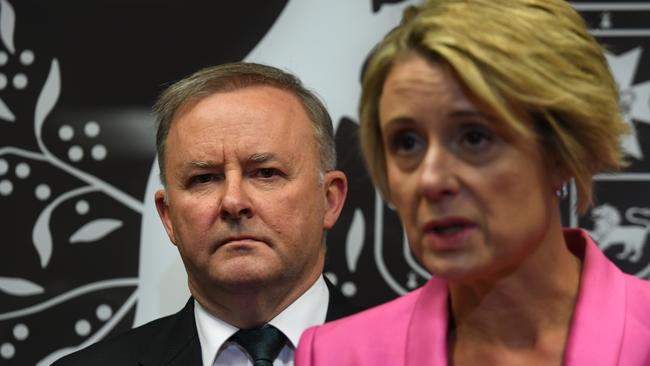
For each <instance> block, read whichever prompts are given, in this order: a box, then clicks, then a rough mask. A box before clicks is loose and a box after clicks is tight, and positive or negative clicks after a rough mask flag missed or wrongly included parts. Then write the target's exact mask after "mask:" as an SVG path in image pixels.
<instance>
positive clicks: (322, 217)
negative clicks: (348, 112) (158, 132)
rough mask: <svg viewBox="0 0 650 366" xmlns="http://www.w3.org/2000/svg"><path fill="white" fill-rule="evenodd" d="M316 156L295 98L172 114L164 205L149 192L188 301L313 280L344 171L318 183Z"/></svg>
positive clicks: (247, 96)
mask: <svg viewBox="0 0 650 366" xmlns="http://www.w3.org/2000/svg"><path fill="white" fill-rule="evenodd" d="M318 151H319V150H318V144H317V142H316V140H315V137H314V127H313V124H312V122H311V121H310V120H309V118H308V116H307V114H306V113H305V111H304V109H303V107H302V105H301V104H300V102H299V101H298V99H297V98H296V97H295V96H294V95H292V94H290V93H289V92H286V91H283V90H280V89H277V88H274V87H270V86H252V87H246V88H244V89H240V90H236V91H232V92H219V93H216V94H213V95H211V96H208V97H206V98H205V99H203V100H201V101H199V102H198V103H196V104H189V105H187V106H185V107H184V108H181V110H179V112H178V113H177V115H176V116H175V118H174V121H173V123H172V125H171V129H170V131H169V136H168V137H167V144H166V152H165V170H166V180H167V189H166V193H167V199H166V201H165V199H164V191H159V192H157V193H156V205H157V208H158V212H159V214H160V217H161V219H162V221H163V224H164V226H165V229H166V231H167V234H168V235H169V238H170V240H171V241H172V242H173V243H174V244H175V245H176V246H177V247H178V250H179V251H180V254H181V257H182V258H183V262H184V264H185V267H186V269H187V272H188V279H189V285H190V290H191V292H192V294H193V295H194V296H195V297H197V298H198V299H206V298H210V297H211V296H216V295H217V294H223V293H224V292H225V293H234V292H236V293H241V292H246V291H258V290H259V289H262V288H267V287H269V286H275V285H279V286H285V288H287V289H295V291H297V294H300V293H302V291H304V290H305V289H306V288H308V287H309V286H310V285H311V284H312V283H313V281H315V279H316V278H317V277H318V276H319V275H320V273H321V272H322V269H323V262H324V247H323V238H324V229H329V228H330V227H332V225H333V224H334V222H335V221H336V219H337V218H338V215H339V213H340V210H341V207H342V205H343V200H344V199H345V194H346V181H345V176H344V175H343V173H341V172H338V171H334V172H328V173H324V174H323V177H322V178H321V173H320V172H321V169H320V159H319V155H318ZM215 291H216V292H215ZM292 291H293V290H292ZM288 296H291V295H288Z"/></svg>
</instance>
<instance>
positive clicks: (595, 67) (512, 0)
mask: <svg viewBox="0 0 650 366" xmlns="http://www.w3.org/2000/svg"><path fill="white" fill-rule="evenodd" d="M413 52H416V53H418V54H420V55H422V56H424V57H426V58H429V59H431V60H434V61H436V62H441V63H443V64H446V65H448V66H449V67H450V68H451V69H452V72H453V73H454V75H455V76H456V78H457V79H458V80H459V82H460V83H461V84H462V85H463V87H464V88H465V89H466V90H467V91H469V93H470V94H471V97H472V99H473V100H475V101H477V102H478V103H479V104H480V107H481V108H482V109H483V111H484V112H486V113H487V114H488V115H491V116H494V117H495V118H497V119H498V120H500V121H502V122H503V123H504V124H505V126H506V127H507V128H508V129H509V130H512V131H513V132H514V133H516V134H518V135H519V136H521V137H523V138H527V139H540V141H542V143H543V146H544V147H545V149H546V150H547V153H548V154H549V159H553V160H554V161H557V163H558V164H559V169H560V170H561V172H562V174H563V176H565V177H566V178H567V179H569V178H573V179H575V185H576V187H577V191H578V204H577V209H578V212H580V213H584V212H585V211H586V210H587V209H588V207H589V206H590V205H591V201H592V186H591V185H592V176H593V175H594V174H596V173H597V172H600V171H605V170H615V169H619V168H621V167H622V166H624V161H623V154H622V151H621V148H620V142H619V141H620V137H621V135H623V134H625V133H626V132H627V131H628V127H627V125H626V123H625V122H624V121H623V119H622V117H621V115H620V112H619V104H618V100H619V99H618V98H619V97H618V90H617V87H616V83H615V81H614V79H613V77H612V75H611V73H610V71H609V69H608V66H607V61H606V59H605V56H604V54H603V49H602V47H601V46H600V45H599V44H598V42H597V41H596V40H595V39H594V37H593V36H592V35H591V34H590V33H589V32H588V30H587V29H586V26H585V23H584V21H583V19H582V18H581V17H580V15H579V14H577V13H576V12H575V10H573V9H572V8H571V7H570V5H569V4H568V3H567V2H566V1H564V0H430V1H428V2H426V3H425V4H424V5H422V6H421V7H419V8H416V7H411V8H409V9H407V11H405V13H404V18H403V20H402V24H401V25H399V26H398V27H397V28H395V29H393V30H392V31H391V32H390V33H389V34H388V35H387V36H386V37H385V39H384V40H383V41H382V42H381V43H380V44H379V45H378V46H377V47H376V49H375V50H374V51H373V54H372V55H371V57H370V59H369V61H368V64H367V68H366V72H365V73H364V77H363V92H362V96H361V105H360V117H361V131H360V133H361V136H360V137H361V145H362V150H363V152H364V156H365V158H366V162H367V165H368V169H369V172H370V175H371V177H372V178H373V180H374V182H375V184H376V185H377V187H378V188H379V190H380V191H381V192H382V194H383V195H384V197H386V198H390V192H389V189H388V184H387V177H386V161H385V156H384V146H383V140H382V135H381V130H380V127H379V118H378V104H379V99H380V97H381V93H382V88H383V84H384V80H385V79H386V76H387V75H388V73H389V72H390V70H391V68H392V66H393V65H395V64H396V63H397V62H399V61H400V59H401V58H402V57H404V56H405V55H406V54H409V53H413ZM522 116H524V117H526V118H529V119H530V120H532V121H533V125H534V127H530V125H529V124H525V123H523V122H522V118H521V117H522Z"/></svg>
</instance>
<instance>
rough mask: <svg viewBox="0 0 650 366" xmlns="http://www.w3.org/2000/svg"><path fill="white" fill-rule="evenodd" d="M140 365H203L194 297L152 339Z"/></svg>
mask: <svg viewBox="0 0 650 366" xmlns="http://www.w3.org/2000/svg"><path fill="white" fill-rule="evenodd" d="M140 365H143V366H153V365H169V366H181V365H183V366H193V365H196V366H201V365H202V361H201V345H200V343H199V337H198V335H197V333H196V323H195V321H194V299H193V298H190V299H189V301H188V302H187V304H186V305H185V307H184V308H183V309H182V310H181V311H179V312H178V313H176V315H175V316H173V317H172V318H171V319H170V321H169V325H168V326H167V327H166V328H164V329H163V330H162V331H161V332H160V333H159V334H158V336H156V337H155V338H153V339H152V340H151V345H150V346H149V347H148V348H147V349H146V350H145V351H144V352H143V354H142V357H141V358H140Z"/></svg>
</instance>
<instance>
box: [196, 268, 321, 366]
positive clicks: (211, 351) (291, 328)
mask: <svg viewBox="0 0 650 366" xmlns="http://www.w3.org/2000/svg"><path fill="white" fill-rule="evenodd" d="M323 304H325V306H323ZM328 304H329V291H328V290H327V285H326V284H325V280H324V279H323V276H322V275H321V276H320V277H319V278H318V280H316V282H314V284H313V285H312V286H311V287H310V288H309V289H308V290H307V291H306V292H305V293H304V294H302V295H301V296H300V297H299V298H298V299H296V301H294V302H293V303H292V304H291V305H289V306H288V307H287V308H286V309H284V311H282V312H281V313H280V314H278V315H277V316H276V317H275V318H273V319H272V320H271V321H270V322H269V324H271V325H273V326H274V327H276V328H278V329H279V330H280V331H282V333H284V335H285V336H287V338H288V339H289V342H287V344H286V345H285V346H284V347H282V350H281V351H280V354H279V355H278V357H277V358H276V359H275V361H274V362H273V365H274V366H293V353H294V350H295V349H296V346H297V345H298V340H299V339H300V335H301V334H302V332H303V331H304V330H305V329H307V328H309V327H312V326H315V325H320V324H323V323H324V322H325V316H326V315H327V305H328ZM194 318H195V319H196V330H197V333H198V335H199V342H200V343H201V356H202V358H203V366H251V365H252V363H251V361H250V360H249V359H248V356H247V355H246V352H245V351H244V350H243V348H241V347H240V346H239V345H238V344H237V343H235V342H231V341H228V338H230V336H232V335H233V334H235V332H236V331H238V330H239V328H237V327H234V326H232V325H230V324H228V323H226V322H225V321H223V320H221V319H219V318H216V317H215V316H213V315H212V314H210V313H208V312H207V310H205V308H203V307H202V306H201V304H199V303H198V301H196V300H194Z"/></svg>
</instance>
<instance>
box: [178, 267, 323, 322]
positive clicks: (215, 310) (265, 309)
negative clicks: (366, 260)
mask: <svg viewBox="0 0 650 366" xmlns="http://www.w3.org/2000/svg"><path fill="white" fill-rule="evenodd" d="M320 276H321V274H320V273H316V274H315V275H312V276H310V277H308V278H306V279H304V280H302V281H301V282H300V283H283V284H280V285H275V286H271V285H266V286H265V285H260V286H255V287H248V288H245V289H237V290H236V291H228V290H226V289H220V288H215V289H214V291H211V292H210V294H209V295H208V296H204V295H205V294H203V293H201V292H199V291H193V288H192V285H191V284H190V292H191V293H192V295H193V296H194V298H195V299H196V300H197V301H198V302H199V303H200V304H201V306H203V307H204V308H205V309H206V310H207V311H208V312H209V313H211V314H212V315H214V316H216V317H217V318H219V319H222V320H223V321H225V322H227V323H229V324H231V325H233V326H235V327H237V328H240V329H250V328H257V327H261V326H263V325H264V324H266V323H268V322H269V321H270V320H271V319H273V318H275V317H276V316H277V315H278V314H280V313H281V312H282V311H283V310H284V309H286V308H287V307H288V306H289V305H291V304H292V303H293V302H294V301H295V300H296V299H298V298H299V297H300V296H301V295H302V294H303V293H305V291H307V290H308V289H309V288H310V287H311V286H312V285H313V284H314V283H315V282H316V280H317V279H318V278H319V277H320Z"/></svg>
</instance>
